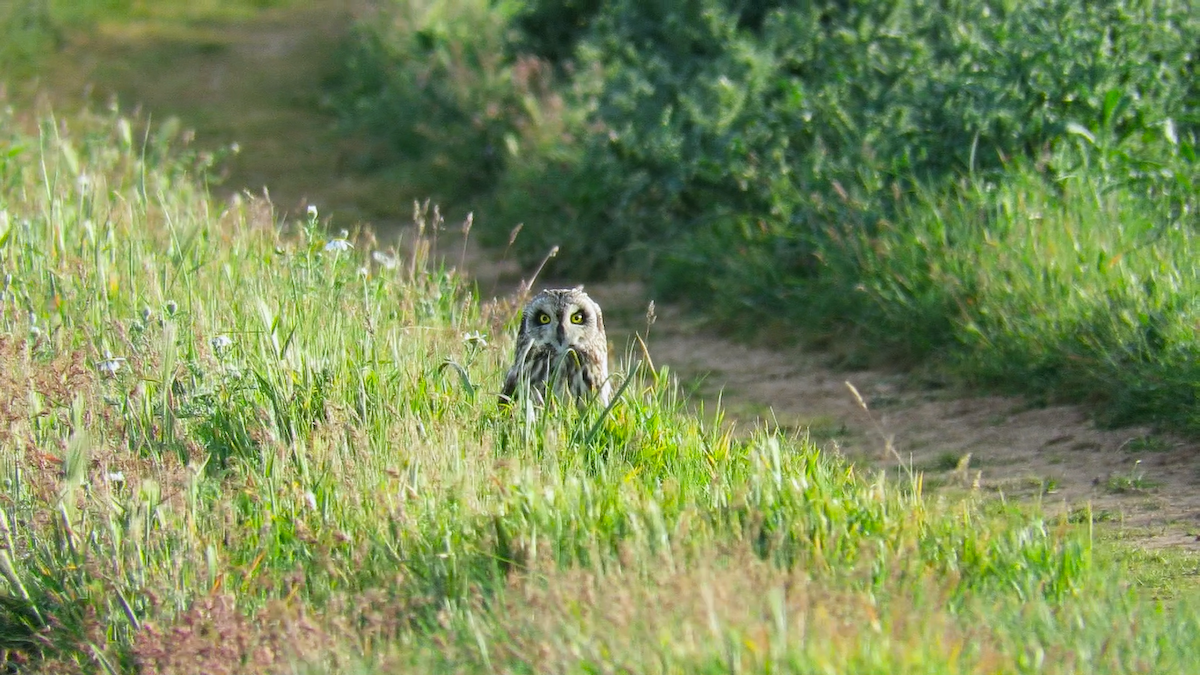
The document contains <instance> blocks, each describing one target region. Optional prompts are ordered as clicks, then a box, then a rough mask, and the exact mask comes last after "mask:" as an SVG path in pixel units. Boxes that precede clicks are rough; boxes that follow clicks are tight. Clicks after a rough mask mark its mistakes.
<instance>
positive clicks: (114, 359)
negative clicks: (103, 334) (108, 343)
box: [96, 352, 125, 375]
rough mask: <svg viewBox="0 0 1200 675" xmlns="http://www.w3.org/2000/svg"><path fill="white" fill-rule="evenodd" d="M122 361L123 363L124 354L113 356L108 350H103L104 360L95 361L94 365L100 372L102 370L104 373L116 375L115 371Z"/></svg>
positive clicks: (119, 367)
mask: <svg viewBox="0 0 1200 675" xmlns="http://www.w3.org/2000/svg"><path fill="white" fill-rule="evenodd" d="M124 363H125V357H124V356H113V355H111V354H109V353H108V352H105V353H104V360H103V361H101V362H99V363H97V364H96V367H97V368H99V369H100V372H102V373H104V374H106V375H116V374H117V371H118V370H120V369H121V366H122V365H123V364H124Z"/></svg>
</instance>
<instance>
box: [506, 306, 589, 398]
mask: <svg viewBox="0 0 1200 675" xmlns="http://www.w3.org/2000/svg"><path fill="white" fill-rule="evenodd" d="M551 382H553V383H554V390H555V393H561V394H567V393H569V394H570V395H571V396H572V397H573V398H575V400H576V401H579V402H582V401H584V400H587V399H590V398H592V396H593V394H595V397H596V398H597V399H598V400H599V401H600V402H601V403H603V404H607V403H608V401H609V393H610V385H609V382H608V338H607V337H606V336H605V335H604V318H603V317H602V316H601V313H600V306H599V305H597V304H596V303H595V301H593V300H592V299H591V298H589V297H588V295H587V293H584V292H583V290H581V289H579V288H569V289H550V290H545V291H542V292H541V293H538V294H537V295H536V296H534V298H533V299H532V300H530V301H529V304H527V305H525V309H524V310H523V311H522V312H521V330H520V332H519V333H518V334H517V344H516V349H515V353H514V354H513V365H512V367H511V368H509V371H508V374H507V375H506V376H505V378H504V390H503V391H502V392H501V394H500V397H501V401H502V402H511V401H512V400H513V399H514V398H515V397H517V396H519V395H520V394H521V393H522V392H523V391H530V392H531V393H532V394H533V396H534V399H535V400H536V401H537V402H538V403H541V402H542V401H543V400H544V398H545V394H546V389H547V386H548V385H549V384H550V383H551Z"/></svg>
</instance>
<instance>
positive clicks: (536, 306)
mask: <svg viewBox="0 0 1200 675" xmlns="http://www.w3.org/2000/svg"><path fill="white" fill-rule="evenodd" d="M521 318H522V325H521V332H522V333H524V334H525V335H526V336H527V337H528V340H529V342H530V343H531V344H532V345H535V346H539V347H543V348H546V347H549V348H551V349H553V351H555V352H557V353H560V354H561V353H564V352H566V351H567V350H568V349H571V348H572V347H578V346H580V345H591V344H594V343H595V341H596V338H597V337H599V338H600V339H601V340H603V339H604V319H603V317H602V316H601V313H600V306H599V305H597V304H596V303H595V302H594V301H593V300H592V299H591V298H590V297H588V295H587V293H584V292H583V291H581V290H578V289H573V288H572V289H552V290H546V291H542V292H541V293H539V294H538V295H537V296H536V297H535V298H534V299H533V300H531V301H530V302H529V304H528V305H527V306H526V307H525V311H524V313H523V314H522V317H521Z"/></svg>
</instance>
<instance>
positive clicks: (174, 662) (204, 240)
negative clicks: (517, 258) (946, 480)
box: [0, 114, 1200, 673]
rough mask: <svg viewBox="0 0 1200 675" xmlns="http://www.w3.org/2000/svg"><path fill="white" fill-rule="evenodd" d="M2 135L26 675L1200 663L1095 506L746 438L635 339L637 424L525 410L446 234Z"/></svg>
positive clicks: (1179, 615)
mask: <svg viewBox="0 0 1200 675" xmlns="http://www.w3.org/2000/svg"><path fill="white" fill-rule="evenodd" d="M3 122H4V123H3V124H2V125H0V129H3V130H4V131H3V136H2V137H0V185H2V186H3V190H0V266H2V268H3V274H4V277H3V279H4V287H3V297H2V299H0V307H2V314H0V390H2V391H3V392H5V394H4V396H3V398H2V399H0V417H2V418H3V419H4V420H5V425H4V426H3V427H2V428H0V472H2V474H3V480H2V482H0V516H2V518H0V579H2V580H0V626H2V628H3V629H2V630H0V650H3V651H0V654H3V659H4V660H5V662H6V665H12V666H13V667H16V668H19V669H21V670H22V671H23V672H25V671H29V672H47V673H64V672H78V671H88V672H141V673H221V672H230V673H232V672H255V673H257V672H356V673H369V672H381V673H382V672H396V671H397V670H404V669H409V670H420V671H423V672H428V671H431V670H436V671H442V672H490V671H493V670H510V671H516V672H568V671H569V672H594V671H596V670H610V669H620V668H625V669H629V670H632V671H635V672H646V671H654V672H685V671H687V672H691V671H695V670H703V671H718V670H720V671H725V670H730V669H732V670H743V669H746V670H749V669H753V670H763V669H770V670H779V669H784V670H798V671H805V672H807V671H812V670H816V669H825V670H831V671H836V672H846V671H854V672H880V673H883V672H888V673H895V672H947V673H970V672H1033V671H1038V672H1079V671H1081V670H1086V671H1088V672H1097V673H1104V672H1128V671H1129V670H1130V669H1143V670H1154V671H1175V670H1180V669H1185V668H1186V667H1187V665H1188V664H1190V663H1193V662H1194V661H1195V659H1196V655H1197V652H1198V651H1200V641H1198V640H1197V638H1196V636H1197V635H1200V633H1198V632H1197V630H1196V628H1197V618H1198V617H1200V614H1198V613H1197V607H1196V606H1195V604H1194V602H1193V600H1192V599H1191V596H1190V595H1188V594H1186V593H1185V594H1182V595H1181V596H1180V597H1179V598H1178V599H1177V600H1175V601H1173V604H1172V605H1171V606H1170V607H1164V606H1162V605H1161V604H1158V603H1156V602H1154V601H1153V600H1152V599H1150V598H1144V597H1139V596H1138V595H1137V594H1135V593H1134V592H1133V591H1132V589H1131V586H1130V584H1129V582H1128V581H1127V580H1125V579H1124V578H1123V577H1122V576H1121V575H1120V573H1119V572H1118V571H1116V570H1115V569H1113V568H1112V567H1111V566H1109V565H1107V564H1104V563H1100V562H1097V560H1096V559H1095V552H1094V550H1093V540H1092V538H1091V536H1090V530H1089V528H1088V526H1087V525H1086V520H1087V519H1086V517H1085V518H1084V519H1083V520H1084V521H1085V525H1083V526H1078V525H1074V524H1071V523H1068V522H1066V521H1065V520H1061V519H1050V518H1047V517H1045V516H1043V515H1040V514H1039V513H1038V512H1037V511H1036V510H1032V511H1027V512H1021V511H1018V510H1014V509H1011V508H1008V507H1006V506H1003V505H1001V504H997V503H990V502H984V501H981V500H980V499H979V498H978V497H977V496H973V495H969V494H964V495H961V496H958V497H949V496H943V497H941V498H937V499H932V498H929V497H927V496H925V495H924V494H923V493H922V484H921V478H920V476H919V475H915V474H912V475H910V474H907V473H901V474H898V475H893V476H887V475H883V474H878V475H861V474H860V473H859V472H858V471H857V470H856V469H855V468H854V467H851V466H849V465H847V464H845V463H844V462H842V461H841V460H840V459H839V458H838V457H837V456H835V455H830V454H827V453H826V452H823V451H822V450H821V449H820V448H817V447H815V446H814V445H813V444H811V443H809V442H808V441H807V440H805V439H803V438H787V437H783V436H781V435H778V434H776V433H773V432H770V431H769V430H759V431H757V432H756V433H754V434H751V435H748V436H747V437H745V438H743V437H741V436H735V435H734V434H732V433H731V432H730V430H729V429H728V428H726V427H725V426H724V425H722V424H720V420H719V418H718V419H717V420H716V422H707V421H703V420H702V419H701V418H697V417H693V416H690V415H689V414H687V413H686V412H685V409H684V407H683V406H682V402H681V401H680V400H679V395H678V390H677V389H676V388H675V387H674V386H673V384H672V383H671V380H670V377H669V374H668V373H666V372H665V371H660V372H654V371H651V370H650V369H649V368H648V367H647V366H645V365H637V364H638V363H639V361H638V360H637V359H636V358H634V356H633V355H634V354H635V352H632V351H630V352H624V350H622V349H621V344H620V341H618V343H617V344H616V345H615V348H616V349H617V351H618V352H620V353H619V354H618V355H617V359H616V361H617V368H616V373H617V377H618V378H619V379H620V380H621V381H622V383H623V386H624V389H623V393H622V395H621V397H620V400H619V402H618V403H617V405H616V406H615V407H614V408H613V409H612V410H611V411H610V412H609V413H608V414H604V413H602V412H601V411H599V410H594V409H589V410H582V411H580V410H576V409H575V408H574V407H573V406H562V407H551V408H550V409H548V410H546V411H544V412H542V413H540V414H538V415H536V416H534V417H533V418H532V420H526V418H525V416H523V415H519V414H518V415H515V416H514V415H512V414H510V413H509V412H508V411H507V410H501V409H499V408H498V407H497V406H496V404H495V402H494V401H495V396H494V392H495V391H496V390H497V389H498V386H499V380H500V376H501V373H502V372H503V367H504V364H505V361H506V359H507V358H508V357H509V354H510V350H511V345H512V341H511V337H510V334H511V329H512V327H513V326H512V319H513V317H514V315H515V313H516V308H517V305H516V304H515V303H512V302H504V303H496V304H490V305H485V306H480V305H479V304H478V303H477V301H476V299H475V298H474V297H473V296H472V295H471V294H470V293H469V292H467V291H466V290H465V287H464V285H463V284H462V282H461V280H459V279H457V278H455V277H454V276H453V275H452V274H451V273H449V272H446V271H444V270H443V269H442V268H440V267H439V266H438V265H437V264H436V263H435V262H434V261H430V260H429V259H428V258H427V257H426V254H425V251H427V250H428V242H426V241H423V240H421V239H420V238H415V239H413V238H410V239H409V240H408V241H404V242H399V243H394V244H393V243H390V242H380V241H378V240H376V239H375V237H374V236H373V235H371V234H370V233H361V235H359V236H355V237H354V238H349V237H347V236H346V235H339V236H330V235H328V234H326V231H327V229H326V228H325V227H324V225H326V223H323V222H322V221H321V220H320V214H319V213H312V214H311V215H310V216H309V218H308V219H306V220H304V221H303V222H289V223H280V222H277V221H276V219H275V217H274V216H273V215H272V212H271V209H270V205H269V204H267V203H265V202H263V201H261V200H257V199H251V198H244V199H241V200H237V201H235V202H232V203H228V204H218V203H215V202H213V201H212V200H211V199H210V198H209V197H208V196H207V195H206V193H205V191H204V189H203V188H202V187H201V186H200V184H199V183H197V181H196V178H195V177H194V168H193V165H192V164H190V163H189V161H188V160H187V159H186V153H184V154H183V155H182V157H184V159H179V157H180V156H181V155H177V154H175V153H176V151H177V150H178V145H179V141H178V139H176V137H175V136H174V135H172V133H170V130H169V129H167V130H162V129H153V128H152V129H149V130H148V131H147V132H146V133H145V134H142V133H140V132H135V131H134V130H135V129H137V128H139V127H140V124H139V123H137V122H136V121H135V120H130V119H128V118H125V117H121V116H119V115H116V114H113V115H109V116H101V117H84V118H79V119H71V120H44V121H42V123H41V124H40V126H39V128H37V129H35V130H28V131H21V130H19V127H18V124H17V123H16V121H15V120H14V119H12V118H6V119H4V120H3ZM143 138H144V139H146V140H145V141H144V142H143V141H142V140H139V139H143ZM172 148H176V150H173V149H172ZM428 217H430V216H429V215H428V213H427V212H426V211H423V210H421V209H418V210H417V211H416V214H415V218H416V220H417V221H418V222H424V219H426V218H428ZM334 227H335V228H336V224H334ZM622 354H623V356H622ZM625 382H628V385H627V386H625V385H624V383H625Z"/></svg>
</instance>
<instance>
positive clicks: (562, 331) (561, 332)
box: [556, 323, 567, 347]
mask: <svg viewBox="0 0 1200 675" xmlns="http://www.w3.org/2000/svg"><path fill="white" fill-rule="evenodd" d="M556 335H557V337H558V346H559V347H566V346H567V327H566V326H564V325H563V324H561V323H560V324H558V331H557V333H556Z"/></svg>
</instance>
